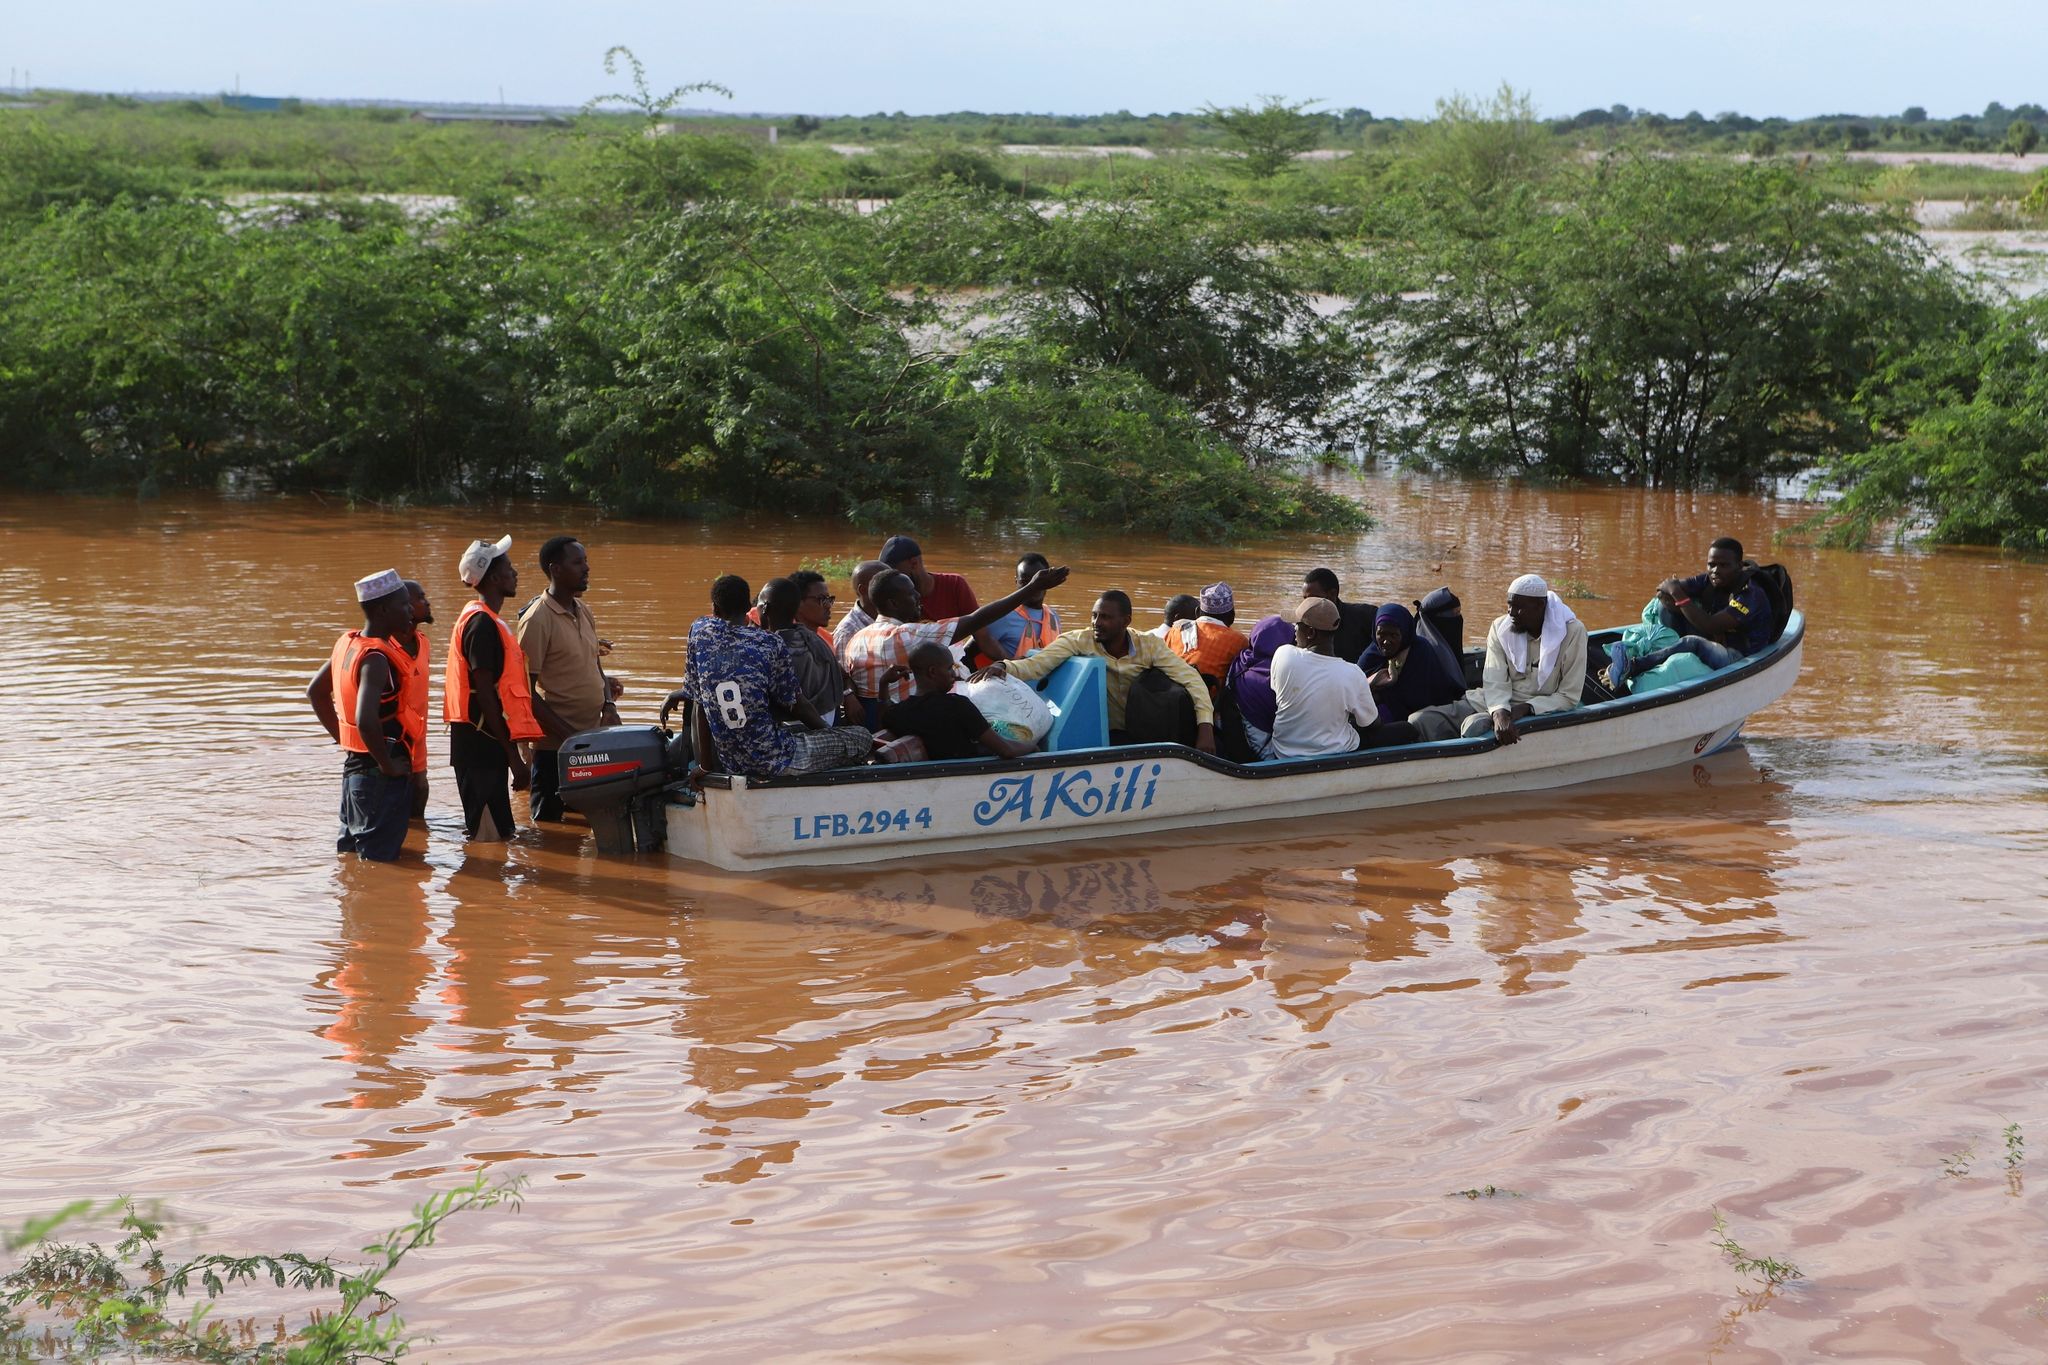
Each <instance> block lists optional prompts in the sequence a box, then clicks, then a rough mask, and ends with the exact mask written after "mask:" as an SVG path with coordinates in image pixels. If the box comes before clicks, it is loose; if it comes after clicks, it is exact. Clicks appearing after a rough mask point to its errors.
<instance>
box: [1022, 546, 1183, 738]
mask: <svg viewBox="0 0 2048 1365" xmlns="http://www.w3.org/2000/svg"><path fill="white" fill-rule="evenodd" d="M1061 572H1065V571H1064V570H1062V571H1061ZM1088 619H1089V628H1088V629H1087V630H1070V631H1067V632H1066V633H1065V634H1063V635H1061V636H1060V637H1059V638H1058V639H1057V640H1054V641H1053V642H1052V643H1051V644H1049V645H1047V646H1046V647H1045V648H1044V649H1041V650H1039V651H1038V652H1037V653H1036V654H1034V655H1032V656H1031V657H1030V658H1028V659H1012V660H1010V661H1009V662H1008V663H997V664H991V665H989V669H988V671H989V672H990V673H991V674H993V675H994V676H997V677H1002V676H1004V675H1005V674H1007V675H1008V676H1010V677H1012V678H1021V679H1023V680H1024V681H1025V682H1036V681H1038V680H1039V679H1040V678H1043V677H1045V676H1046V675H1047V674H1048V673H1051V672H1052V671H1053V670H1054V669H1055V668H1058V667H1059V666H1060V665H1061V664H1063V663H1065V662H1066V661H1067V660H1069V659H1073V658H1099V659H1101V660H1103V662H1104V663H1106V664H1107V665H1108V666H1109V675H1108V678H1107V679H1106V684H1107V691H1108V701H1109V729H1110V739H1111V740H1112V741H1113V742H1121V741H1119V740H1118V739H1117V736H1118V735H1119V734H1120V733H1121V732H1122V730H1123V728H1124V703H1125V702H1127V701H1128V700H1129V699H1130V695H1131V683H1132V681H1133V680H1134V679H1136V678H1137V676H1138V675H1139V674H1140V673H1143V672H1144V671H1145V670H1146V669H1148V668H1157V669H1159V670H1161V671H1162V672H1164V673H1165V674H1166V676H1168V677H1169V678H1172V679H1173V680H1174V681H1175V682H1176V683H1179V684H1180V685H1181V687H1182V688H1183V689H1185V690H1186V692H1187V694H1188V697H1189V698H1190V699H1191V700H1192V701H1193V702H1194V704H1195V747H1196V748H1197V749H1200V750H1201V751H1202V752H1203V753H1205V754H1213V753H1215V752H1216V728H1215V724H1214V722H1215V719H1216V710H1215V707H1214V705H1213V704H1211V702H1210V700H1209V686H1208V684H1207V683H1205V682H1203V681H1202V675H1201V674H1199V673H1197V672H1195V670H1194V668H1193V666H1192V665H1190V664H1189V663H1188V661H1187V660H1185V659H1183V658H1181V657H1180V655H1178V654H1176V653H1174V652H1173V650H1172V649H1170V648H1168V647H1167V644H1166V641H1164V640H1162V639H1160V638H1159V637H1158V636H1157V635H1152V634H1148V633H1146V632H1144V631H1134V630H1132V629H1131V599H1130V598H1129V596H1127V595H1126V594H1124V593H1123V592H1121V591H1119V590H1118V589H1116V588H1111V589H1110V590H1109V591H1108V592H1106V593H1104V594H1102V596H1100V597H1098V598H1096V599H1095V609H1094V610H1093V611H1092V612H1091V613H1089V618H1088Z"/></svg>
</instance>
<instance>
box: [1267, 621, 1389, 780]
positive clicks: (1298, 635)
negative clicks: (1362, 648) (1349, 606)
mask: <svg viewBox="0 0 2048 1365" xmlns="http://www.w3.org/2000/svg"><path fill="white" fill-rule="evenodd" d="M1287 619H1288V620H1290V621H1292V622H1294V643H1293V644H1291V645H1282V646H1280V648H1279V650H1278V651H1276V652H1275V653H1274V655H1273V697H1274V699H1275V700H1276V701H1277V702H1278V703H1279V705H1278V708H1277V709H1276V710H1275V711H1274V713H1273V739H1272V742H1271V743H1270V744H1268V745H1267V746H1266V755H1265V756H1266V757H1267V758H1315V757H1318V756H1319V755H1323V754H1348V753H1350V752H1351V751H1352V750H1353V749H1357V748H1359V747H1360V739H1361V736H1360V731H1361V730H1366V729H1370V728H1371V727H1372V725H1373V724H1374V722H1376V721H1377V720H1378V719H1379V707H1378V706H1377V705H1376V704H1375V703H1374V701H1373V699H1372V685H1371V684H1370V683H1369V682H1367V680H1366V676H1365V674H1364V673H1362V672H1360V671H1359V667H1358V665H1357V664H1355V663H1353V662H1352V661H1351V660H1349V659H1340V658H1338V657H1337V656H1336V655H1335V654H1334V653H1333V652H1332V650H1333V649H1334V647H1335V645H1336V640H1337V630H1338V626H1339V624H1340V623H1341V621H1342V618H1341V617H1340V616H1339V615H1338V613H1337V604H1336V603H1335V602H1332V601H1330V599H1328V598H1327V597H1310V598H1307V599H1305V600H1304V601H1302V602H1301V603H1300V604H1299V605H1298V606H1296V607H1295V608H1294V610H1292V611H1290V612H1288V613H1287Z"/></svg>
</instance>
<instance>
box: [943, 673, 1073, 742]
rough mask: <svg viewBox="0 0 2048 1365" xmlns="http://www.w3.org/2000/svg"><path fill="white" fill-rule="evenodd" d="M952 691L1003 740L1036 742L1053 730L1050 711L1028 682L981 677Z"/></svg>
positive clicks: (957, 685) (956, 685)
mask: <svg viewBox="0 0 2048 1365" xmlns="http://www.w3.org/2000/svg"><path fill="white" fill-rule="evenodd" d="M953 690H954V691H955V692H957V693H959V694H960V695H961V696H963V697H965V698H967V700H969V701H971V702H973V703H974V707H975V709H976V710H978V711H980V712H981V715H982V719H984V720H986V721H987V722H988V723H989V725H990V727H991V728H992V729H994V730H995V732H996V733H997V734H999V735H1001V736H1002V737H1003V738H1004V739H1020V740H1030V741H1037V740H1040V739H1043V738H1045V735H1046V732H1047V731H1049V730H1051V729H1052V708H1051V707H1050V706H1047V705H1046V704H1045V698H1044V697H1041V696H1039V695H1038V689H1036V688H1034V687H1033V686H1032V685H1031V684H1030V683H1027V682H1021V681H1019V680H1018V679H1016V678H983V679H982V680H981V681H980V682H964V683H957V684H955V685H954V688H953Z"/></svg>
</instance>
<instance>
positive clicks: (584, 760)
mask: <svg viewBox="0 0 2048 1365" xmlns="http://www.w3.org/2000/svg"><path fill="white" fill-rule="evenodd" d="M680 747H681V746H677V745H675V744H674V742H673V741H672V739H671V737H670V736H669V734H668V732H667V731H665V730H663V729H662V728H661V727H660V726H658V725H608V726H605V727H603V728H602V729H597V730H585V731H582V732H581V733H579V734H575V735H571V736H570V737H569V738H568V739H567V740H566V741H564V742H563V744H562V747H561V750H560V751H559V753H558V754H557V756H556V760H555V761H556V763H557V765H558V769H557V771H558V773H559V776H560V787H559V790H560V794H561V798H562V804H563V805H565V806H567V807H568V808H569V809H570V810H573V811H576V812H577V813H578V814H580V815H582V816H583V817H584V818H585V819H586V820H588V821H590V828H591V832H592V833H594V834H595V835H596V836H597V851H598V852H600V853H635V852H638V853H651V852H653V851H654V850H655V849H658V848H660V847H661V846H662V843H663V841H664V838H665V836H666V832H667V828H668V824H667V822H668V815H667V811H666V809H665V807H666V806H667V804H668V792H667V789H668V788H669V787H671V786H673V785H675V784H677V783H680V782H682V781H683V780H684V778H685V777H686V775H687V774H688V771H689V756H688V754H687V753H684V752H678V750H679V748H680Z"/></svg>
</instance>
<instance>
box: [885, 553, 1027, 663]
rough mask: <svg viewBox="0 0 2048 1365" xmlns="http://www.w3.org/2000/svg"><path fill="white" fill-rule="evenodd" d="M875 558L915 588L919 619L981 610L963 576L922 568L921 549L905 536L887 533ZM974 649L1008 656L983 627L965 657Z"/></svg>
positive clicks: (945, 618) (996, 656)
mask: <svg viewBox="0 0 2048 1365" xmlns="http://www.w3.org/2000/svg"><path fill="white" fill-rule="evenodd" d="M876 558H878V559H880V560H881V561H882V562H883V563H884V564H887V565H888V566H889V567H890V568H892V569H894V570H895V571H896V572H898V573H900V574H902V575H903V576H904V577H906V578H908V579H909V580H910V581H911V583H912V584H913V585H914V586H915V587H916V588H917V595H918V599H919V600H920V601H921V602H923V603H924V618H923V619H925V620H927V621H950V620H952V619H954V618H955V617H959V616H972V615H974V613H975V612H977V611H979V610H980V609H981V602H980V600H979V599H978V598H976V597H975V595H974V588H973V587H972V586H971V585H970V584H969V583H968V581H967V580H966V578H964V577H963V576H961V575H960V574H956V573H933V572H932V571H931V570H929V569H927V568H925V566H924V551H923V550H921V549H919V548H918V544H917V542H916V541H914V540H912V539H911V538H910V537H909V536H890V537H889V539H888V540H886V541H884V542H883V544H882V553H881V554H879V555H877V556H876ZM977 651H978V652H979V653H981V654H982V655H984V656H985V657H987V658H991V659H1004V658H1008V657H1009V656H1008V655H1006V654H1004V653H1003V651H1002V650H1001V649H999V648H997V647H996V643H995V641H994V640H993V639H991V638H990V637H989V633H988V629H987V627H983V628H982V629H980V630H977V631H976V632H974V648H973V649H971V650H969V651H968V657H970V658H972V657H973V656H974V654H975V653H976V652H977Z"/></svg>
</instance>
